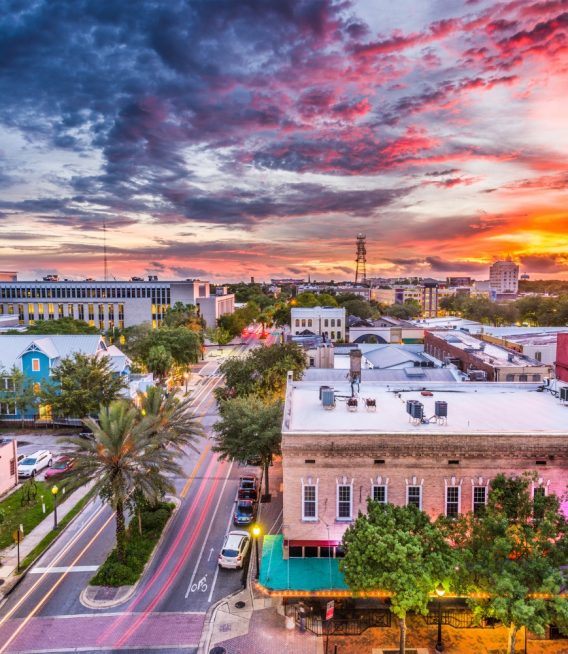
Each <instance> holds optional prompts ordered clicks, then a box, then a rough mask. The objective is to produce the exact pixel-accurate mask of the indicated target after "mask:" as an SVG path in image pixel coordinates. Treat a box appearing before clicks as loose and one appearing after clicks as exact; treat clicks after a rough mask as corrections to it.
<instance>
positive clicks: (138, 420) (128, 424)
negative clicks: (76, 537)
mask: <svg viewBox="0 0 568 654" xmlns="http://www.w3.org/2000/svg"><path fill="white" fill-rule="evenodd" d="M83 422H84V423H85V425H86V426H87V427H88V428H89V429H90V430H91V431H92V432H93V435H94V439H93V440H85V439H82V438H67V439H64V441H65V442H67V443H69V444H70V445H72V446H73V447H72V449H70V450H69V451H68V452H67V454H68V455H69V456H71V457H73V458H74V460H75V462H74V465H73V476H75V477H77V478H78V479H80V480H81V481H83V482H87V481H91V480H93V481H94V487H95V488H96V490H97V492H98V494H99V496H100V497H101V498H102V499H103V501H105V502H107V503H108V504H110V506H111V507H112V508H113V509H114V511H115V512H116V550H117V556H118V559H119V561H124V560H125V544H126V523H125V510H126V508H127V507H128V506H129V505H130V504H131V499H130V498H132V497H142V498H144V499H145V500H147V501H149V502H152V503H155V502H157V501H158V500H159V499H161V497H162V496H163V494H164V493H165V492H167V491H170V492H173V491H174V487H173V484H172V482H171V481H170V476H171V475H176V474H180V473H181V468H180V466H179V465H178V463H177V462H176V461H175V460H174V456H173V452H172V451H170V450H167V449H166V448H163V447H156V417H154V416H149V417H144V418H142V417H141V415H140V412H139V411H138V410H137V409H136V408H134V407H132V405H131V404H129V403H128V402H126V401H125V400H117V401H115V402H112V403H111V404H110V405H109V406H108V407H103V406H101V409H100V413H99V418H98V421H97V420H93V419H92V418H86V419H85V420H84V421H83Z"/></svg>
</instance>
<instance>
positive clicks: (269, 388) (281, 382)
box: [215, 343, 306, 399]
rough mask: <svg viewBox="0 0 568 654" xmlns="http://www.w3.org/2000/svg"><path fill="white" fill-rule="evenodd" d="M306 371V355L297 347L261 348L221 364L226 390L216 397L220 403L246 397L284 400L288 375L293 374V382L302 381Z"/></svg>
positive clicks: (217, 392)
mask: <svg viewBox="0 0 568 654" xmlns="http://www.w3.org/2000/svg"><path fill="white" fill-rule="evenodd" d="M305 367H306V357H305V354H304V351H303V350H302V348H301V347H300V346H298V345H296V344H295V343H286V344H284V345H270V346H268V347H258V348H255V349H254V350H252V351H251V352H249V353H248V354H247V355H246V356H245V357H230V358H228V359H227V360H226V361H224V362H223V363H222V364H221V366H220V371H221V373H223V374H224V375H225V386H223V387H220V388H218V389H217V390H216V391H215V393H216V396H217V398H218V399H231V398H234V397H244V396H247V395H258V396H260V397H262V398H268V399H270V398H283V397H284V390H285V388H286V377H287V373H288V371H289V370H291V371H292V372H293V373H294V379H301V376H302V373H303V371H304V369H305Z"/></svg>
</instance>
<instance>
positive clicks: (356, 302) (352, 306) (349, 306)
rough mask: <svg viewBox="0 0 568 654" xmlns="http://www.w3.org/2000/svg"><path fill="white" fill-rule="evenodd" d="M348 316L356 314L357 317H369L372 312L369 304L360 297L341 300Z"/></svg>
mask: <svg viewBox="0 0 568 654" xmlns="http://www.w3.org/2000/svg"><path fill="white" fill-rule="evenodd" d="M342 306H344V307H345V311H346V312H347V315H348V316H358V317H359V318H370V317H371V314H372V310H371V305H370V304H369V303H368V302H366V301H365V300H363V299H361V298H360V297H356V298H354V299H352V300H346V301H345V302H342Z"/></svg>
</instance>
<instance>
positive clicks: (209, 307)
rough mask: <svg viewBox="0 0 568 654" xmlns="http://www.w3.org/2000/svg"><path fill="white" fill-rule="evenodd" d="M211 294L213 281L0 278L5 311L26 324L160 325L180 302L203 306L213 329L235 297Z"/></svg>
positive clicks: (231, 308)
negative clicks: (60, 321) (62, 321)
mask: <svg viewBox="0 0 568 654" xmlns="http://www.w3.org/2000/svg"><path fill="white" fill-rule="evenodd" d="M218 291H219V294H216V295H211V294H210V290H209V282H203V281H199V280H187V281H180V282H177V281H158V279H157V278H155V277H152V278H150V279H148V281H144V280H143V279H132V280H130V281H127V282H123V281H112V282H110V281H95V280H87V281H68V280H64V281H60V280H57V279H56V278H52V279H50V280H48V281H46V280H43V281H33V282H23V281H0V315H13V316H17V317H18V322H19V324H21V325H27V324H30V323H31V324H33V323H34V322H35V321H36V320H56V319H58V318H67V317H69V318H74V319H76V320H84V321H85V322H87V323H88V324H89V325H92V326H96V327H98V328H100V329H105V330H106V329H112V328H113V327H118V328H119V329H123V328H124V327H130V326H132V325H138V324H140V323H142V322H151V323H152V326H153V327H158V326H159V325H160V323H161V321H162V318H163V315H164V313H165V312H166V310H167V309H168V308H169V307H171V306H173V305H174V304H175V303H176V302H182V303H183V304H193V305H195V306H197V307H198V309H199V312H200V314H201V316H203V318H204V320H205V323H206V325H207V326H208V327H214V326H215V325H216V323H217V319H218V318H219V317H220V316H222V315H224V314H226V313H232V312H233V311H234V307H235V296H234V295H232V294H226V293H225V294H223V293H224V289H218Z"/></svg>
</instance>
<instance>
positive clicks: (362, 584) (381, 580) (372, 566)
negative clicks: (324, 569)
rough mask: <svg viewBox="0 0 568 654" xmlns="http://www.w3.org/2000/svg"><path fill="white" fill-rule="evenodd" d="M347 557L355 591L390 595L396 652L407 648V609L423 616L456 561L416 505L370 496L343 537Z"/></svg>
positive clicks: (347, 574)
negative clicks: (397, 637)
mask: <svg viewBox="0 0 568 654" xmlns="http://www.w3.org/2000/svg"><path fill="white" fill-rule="evenodd" d="M343 544H344V546H345V558H344V559H343V560H342V561H341V563H340V569H341V570H342V572H343V574H344V575H345V581H346V582H347V584H348V586H349V587H350V588H351V589H353V590H355V591H370V590H379V589H381V590H386V591H389V592H391V593H392V597H391V601H390V610H391V611H392V613H393V614H394V615H395V616H396V617H397V618H398V622H399V628H400V648H399V651H400V654H404V651H405V647H406V616H407V614H408V612H409V611H412V612H416V613H421V614H423V615H426V613H427V612H428V602H429V601H430V597H431V595H432V592H433V591H434V589H435V588H436V586H437V585H438V584H439V583H442V582H444V583H447V581H446V578H447V576H448V574H449V572H450V571H451V570H452V568H453V565H454V559H455V557H454V554H453V552H452V550H451V548H450V546H449V545H448V543H447V542H446V540H445V539H444V536H443V533H442V531H441V530H440V529H439V528H438V527H437V526H436V525H435V524H433V523H432V522H431V521H430V518H429V516H428V515H427V514H426V513H424V512H423V511H419V510H418V509H417V508H416V507H414V506H396V505H394V504H379V503H377V502H373V501H372V500H369V502H368V510H367V515H363V514H359V517H358V518H357V520H356V521H355V523H354V524H353V525H351V526H350V527H349V528H348V529H347V531H346V532H345V534H344V536H343Z"/></svg>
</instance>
